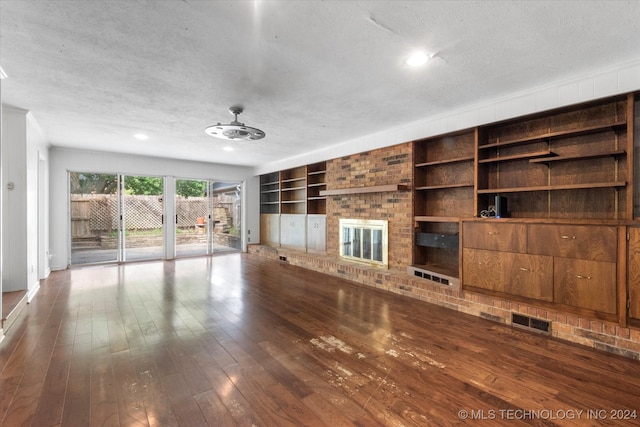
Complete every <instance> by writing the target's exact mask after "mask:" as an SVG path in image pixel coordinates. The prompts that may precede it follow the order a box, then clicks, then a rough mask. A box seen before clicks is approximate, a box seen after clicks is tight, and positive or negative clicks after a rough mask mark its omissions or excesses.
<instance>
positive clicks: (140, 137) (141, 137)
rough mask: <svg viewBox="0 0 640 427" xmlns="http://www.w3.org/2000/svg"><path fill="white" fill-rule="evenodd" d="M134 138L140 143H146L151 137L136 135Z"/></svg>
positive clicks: (142, 134)
mask: <svg viewBox="0 0 640 427" xmlns="http://www.w3.org/2000/svg"><path fill="white" fill-rule="evenodd" d="M133 137H134V138H135V139H137V140H139V141H146V140H147V139H149V136H148V135H145V134H144V133H136V134H135V135H133Z"/></svg>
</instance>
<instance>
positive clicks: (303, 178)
mask: <svg viewBox="0 0 640 427" xmlns="http://www.w3.org/2000/svg"><path fill="white" fill-rule="evenodd" d="M305 179H306V178H305V177H304V176H301V177H298V178H289V179H283V180H282V181H280V182H282V183H285V182H296V181H304V180H305Z"/></svg>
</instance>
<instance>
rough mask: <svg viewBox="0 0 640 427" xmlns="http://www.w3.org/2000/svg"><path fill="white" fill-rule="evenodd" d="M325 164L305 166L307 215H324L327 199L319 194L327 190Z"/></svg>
mask: <svg viewBox="0 0 640 427" xmlns="http://www.w3.org/2000/svg"><path fill="white" fill-rule="evenodd" d="M326 176H327V162H320V163H314V164H312V165H308V166H307V213H308V214H326V213H327V197H326V196H325V195H322V194H321V192H322V191H324V190H326V189H327V181H326Z"/></svg>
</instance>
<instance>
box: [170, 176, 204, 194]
mask: <svg viewBox="0 0 640 427" xmlns="http://www.w3.org/2000/svg"><path fill="white" fill-rule="evenodd" d="M206 192H207V182H206V181H195V180H191V179H177V180H176V194H178V195H179V196H182V197H204V196H205V195H206Z"/></svg>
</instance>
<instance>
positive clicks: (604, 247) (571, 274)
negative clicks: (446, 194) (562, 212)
mask: <svg viewBox="0 0 640 427" xmlns="http://www.w3.org/2000/svg"><path fill="white" fill-rule="evenodd" d="M462 224H463V225H462V227H463V247H464V249H463V285H464V286H467V287H473V288H474V289H480V290H488V291H492V292H501V293H504V294H509V295H516V296H519V297H525V298H530V299H534V300H538V301H544V302H553V303H556V304H562V305H566V306H569V307H574V308H577V309H583V310H590V311H595V312H598V313H604V314H608V315H615V314H617V311H618V310H617V308H618V299H617V295H618V280H617V279H618V277H617V275H618V274H617V264H616V261H617V248H618V234H617V233H618V229H617V227H613V226H600V225H573V224H537V223H518V222H514V221H513V220H509V222H502V221H500V220H493V219H487V220H482V221H478V220H475V221H473V220H471V221H463V223H462Z"/></svg>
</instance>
